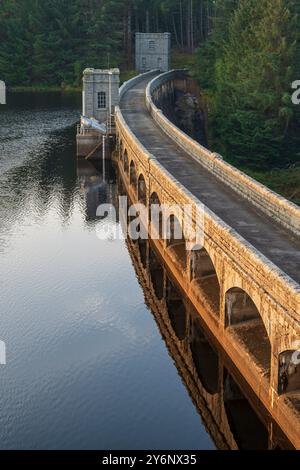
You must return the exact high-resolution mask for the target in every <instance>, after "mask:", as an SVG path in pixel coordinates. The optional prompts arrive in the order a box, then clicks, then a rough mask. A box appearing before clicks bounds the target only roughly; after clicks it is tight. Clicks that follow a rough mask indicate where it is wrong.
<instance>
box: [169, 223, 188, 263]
mask: <svg viewBox="0 0 300 470" xmlns="http://www.w3.org/2000/svg"><path fill="white" fill-rule="evenodd" d="M165 236H166V244H167V247H168V249H169V252H170V253H171V254H172V255H173V256H174V258H175V260H176V262H177V263H178V264H179V265H180V267H181V268H182V269H183V270H184V271H185V270H186V267H187V249H186V243H185V238H184V235H183V230H182V226H181V224H180V222H179V220H178V218H177V217H176V216H175V215H174V214H172V215H170V217H169V218H168V219H167V226H166V233H165Z"/></svg>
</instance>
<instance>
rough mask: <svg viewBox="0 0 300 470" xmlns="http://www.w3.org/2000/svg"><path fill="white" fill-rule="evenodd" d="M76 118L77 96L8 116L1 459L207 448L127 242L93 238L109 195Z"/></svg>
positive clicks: (0, 247) (0, 191) (1, 212)
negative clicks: (81, 148) (48, 452)
mask: <svg viewBox="0 0 300 470" xmlns="http://www.w3.org/2000/svg"><path fill="white" fill-rule="evenodd" d="M79 113H80V97H79V96H78V95H73V96H72V95H68V96H60V95H58V94H38V95H33V94H16V95H11V96H9V97H8V106H6V107H4V106H1V107H0V224H1V225H0V275H1V283H0V312H1V315H0V339H1V340H3V341H5V343H6V346H7V365H6V366H1V367H0V390H1V393H0V447H1V448H2V449H74V448H77V449H120V448H123V449H125V448H128V449H139V448H142V449H145V448H146V449H158V448H165V449H180V448H181V449H184V448H185V449H213V448H214V444H213V441H212V439H211V438H210V436H209V435H208V434H207V432H206V431H205V428H204V426H203V424H202V422H201V418H200V416H199V414H198V413H197V411H196V408H195V407H194V405H193V403H192V401H191V399H190V397H189V394H188V392H187V390H186V388H185V386H184V385H183V383H182V380H181V378H180V376H179V374H178V372H177V369H176V367H175V365H174V363H173V361H172V359H171V358H170V356H169V353H168V351H167V348H166V346H165V343H164V342H163V340H162V337H161V334H160V332H159V330H158V327H157V325H156V323H155V320H154V318H153V316H152V314H151V312H150V310H149V309H148V307H147V306H146V303H145V300H144V294H143V290H142V288H141V287H140V285H139V282H138V279H137V277H136V274H135V270H134V267H133V265H132V261H131V257H130V254H129V252H128V249H127V246H126V244H125V241H100V240H99V239H98V238H97V236H96V228H97V225H98V224H99V220H95V217H94V215H95V208H96V207H97V204H99V203H100V202H101V201H102V202H105V200H107V198H108V199H109V200H111V199H112V198H114V197H115V196H116V194H115V185H114V184H110V183H104V182H103V175H102V174H101V171H100V172H99V173H98V172H97V171H96V170H95V169H94V168H93V167H91V166H89V165H80V166H77V161H76V156H75V124H76V122H77V121H78V119H79ZM107 176H108V172H107V171H106V178H107ZM109 180H110V181H112V180H113V177H112V176H110V177H109Z"/></svg>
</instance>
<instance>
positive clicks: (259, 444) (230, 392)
mask: <svg viewBox="0 0 300 470" xmlns="http://www.w3.org/2000/svg"><path fill="white" fill-rule="evenodd" d="M223 400H224V408H225V413H226V416H227V422H228V425H229V428H230V431H231V433H232V435H233V438H234V440H235V442H236V444H237V447H238V449H239V450H267V449H268V448H269V433H268V429H267V428H266V426H265V425H264V424H263V423H262V422H261V420H260V419H259V417H258V415H257V413H256V411H255V410H254V409H253V407H252V406H251V404H250V402H249V401H248V400H247V398H246V397H245V395H244V394H243V392H242V391H241V389H240V387H239V386H238V384H237V383H236V382H235V380H234V379H233V377H232V376H231V375H230V374H229V372H228V371H227V370H226V369H225V370H224V384H223Z"/></svg>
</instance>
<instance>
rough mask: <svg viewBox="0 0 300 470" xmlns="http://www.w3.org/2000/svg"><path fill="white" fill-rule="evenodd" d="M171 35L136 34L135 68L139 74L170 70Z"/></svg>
mask: <svg viewBox="0 0 300 470" xmlns="http://www.w3.org/2000/svg"><path fill="white" fill-rule="evenodd" d="M170 50H171V33H136V35H135V66H136V70H138V71H139V72H147V71H148V70H156V69H159V70H161V71H162V72H167V71H168V70H170Z"/></svg>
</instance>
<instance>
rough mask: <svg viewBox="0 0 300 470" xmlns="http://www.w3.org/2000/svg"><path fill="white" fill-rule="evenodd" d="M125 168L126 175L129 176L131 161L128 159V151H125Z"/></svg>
mask: <svg viewBox="0 0 300 470" xmlns="http://www.w3.org/2000/svg"><path fill="white" fill-rule="evenodd" d="M123 167H124V171H125V173H127V174H128V171H129V159H128V153H127V150H125V152H124V164H123Z"/></svg>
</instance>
